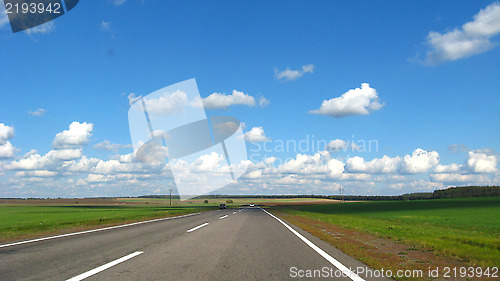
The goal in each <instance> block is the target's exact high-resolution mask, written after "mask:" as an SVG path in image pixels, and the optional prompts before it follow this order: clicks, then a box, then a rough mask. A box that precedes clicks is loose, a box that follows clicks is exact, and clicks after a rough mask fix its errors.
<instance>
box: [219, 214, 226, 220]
mask: <svg viewBox="0 0 500 281" xmlns="http://www.w3.org/2000/svg"><path fill="white" fill-rule="evenodd" d="M225 218H227V215H225V216H222V217H220V218H219V219H220V220H221V219H225Z"/></svg>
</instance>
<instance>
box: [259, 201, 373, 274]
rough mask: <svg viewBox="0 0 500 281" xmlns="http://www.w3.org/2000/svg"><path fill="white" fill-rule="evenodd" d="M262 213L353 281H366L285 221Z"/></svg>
mask: <svg viewBox="0 0 500 281" xmlns="http://www.w3.org/2000/svg"><path fill="white" fill-rule="evenodd" d="M259 209H261V210H262V211H264V212H266V214H268V215H270V216H271V217H273V218H275V219H276V220H277V221H279V222H280V223H281V224H283V225H284V226H286V228H288V230H290V231H291V232H292V233H293V234H295V235H296V236H297V237H299V238H300V240H302V241H304V243H306V244H307V245H308V246H309V247H311V248H312V249H313V250H315V251H316V252H317V253H318V254H320V255H321V256H322V257H324V258H325V259H326V260H327V261H329V262H330V263H331V264H332V265H333V266H335V267H336V268H338V269H339V270H340V271H342V272H343V273H345V275H347V277H349V278H351V279H352V280H353V281H365V280H364V279H363V278H361V277H359V276H358V275H357V274H356V273H354V272H352V271H351V270H350V269H349V268H347V267H346V266H345V265H343V264H341V263H340V262H339V261H338V260H336V259H334V258H333V257H332V256H330V255H329V254H328V253H326V252H325V251H323V250H322V249H321V248H320V247H318V246H316V245H314V243H313V242H311V241H309V240H307V238H305V237H304V236H302V235H301V234H300V233H298V232H297V231H296V230H295V229H293V228H291V227H290V226H289V225H288V224H286V223H285V222H284V221H282V220H281V219H279V218H278V217H276V216H275V215H273V214H271V213H269V212H268V211H266V210H264V209H262V208H259Z"/></svg>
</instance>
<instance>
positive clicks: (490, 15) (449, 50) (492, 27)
mask: <svg viewBox="0 0 500 281" xmlns="http://www.w3.org/2000/svg"><path fill="white" fill-rule="evenodd" d="M499 33H500V3H499V2H494V3H492V4H490V5H489V6H487V7H486V8H484V9H482V10H481V11H479V13H477V14H476V15H474V19H473V21H470V22H467V23H465V24H464V25H462V27H461V28H455V29H454V30H452V31H449V32H446V33H439V32H435V31H431V32H429V34H428V36H427V44H428V45H429V47H430V50H429V51H428V52H427V56H426V62H427V63H429V64H437V63H441V62H445V61H454V60H458V59H461V58H466V57H469V56H472V55H475V54H479V53H482V52H485V51H487V50H490V49H491V48H493V47H494V46H495V44H494V43H492V42H491V41H490V39H491V37H493V36H495V35H497V34H499Z"/></svg>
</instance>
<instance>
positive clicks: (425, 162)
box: [402, 148, 439, 174]
mask: <svg viewBox="0 0 500 281" xmlns="http://www.w3.org/2000/svg"><path fill="white" fill-rule="evenodd" d="M402 164H403V167H402V169H403V172H406V173H410V174H416V173H426V172H428V171H429V170H430V169H431V168H433V167H435V166H436V165H437V164H439V153H437V152H436V151H425V150H423V149H420V148H417V149H415V151H413V154H412V155H405V157H404V158H403V163H402Z"/></svg>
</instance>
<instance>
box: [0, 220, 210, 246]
mask: <svg viewBox="0 0 500 281" xmlns="http://www.w3.org/2000/svg"><path fill="white" fill-rule="evenodd" d="M198 214H200V213H194V214H187V215H182V216H177V217H168V218H161V219H154V220H147V221H139V222H133V223H129V224H122V225H116V226H110V227H104V228H98V229H92V230H85V231H80V232H73V233H67V234H61V235H55V236H49V237H43V238H37V239H33V240H26V241H21V242H15V243H10V244H3V245H0V248H5V247H10V246H15V245H21V244H27V243H33V242H39V241H44V240H50V239H55V238H62V237H67V236H73V235H79V234H85V233H92V232H98V231H103V230H109V229H115V228H122V227H127V226H132V225H138V224H143V223H150V222H155V221H163V220H171V219H178V218H183V217H189V216H194V215H198Z"/></svg>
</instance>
